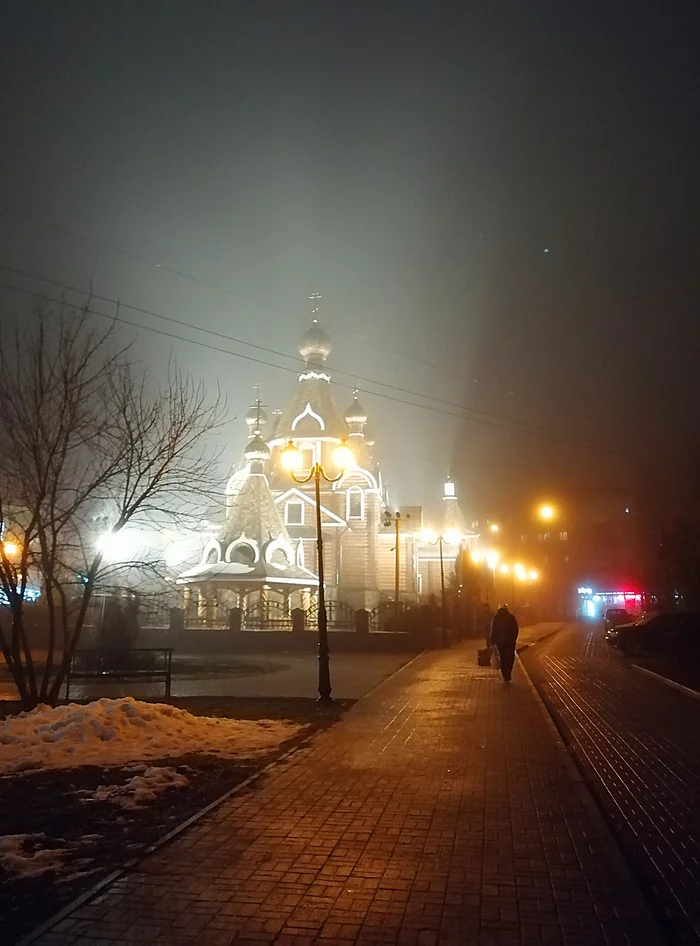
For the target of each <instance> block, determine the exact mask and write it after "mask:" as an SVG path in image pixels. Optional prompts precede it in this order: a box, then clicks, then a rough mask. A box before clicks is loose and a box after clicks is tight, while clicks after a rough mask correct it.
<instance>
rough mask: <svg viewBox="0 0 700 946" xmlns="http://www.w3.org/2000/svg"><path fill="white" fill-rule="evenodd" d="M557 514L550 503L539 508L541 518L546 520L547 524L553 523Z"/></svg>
mask: <svg viewBox="0 0 700 946" xmlns="http://www.w3.org/2000/svg"><path fill="white" fill-rule="evenodd" d="M556 514H557V512H556V509H555V508H554V506H551V505H550V504H549V503H545V504H544V505H542V506H540V508H539V517H540V519H544V521H545V522H551V521H552V519H554V517H555V516H556Z"/></svg>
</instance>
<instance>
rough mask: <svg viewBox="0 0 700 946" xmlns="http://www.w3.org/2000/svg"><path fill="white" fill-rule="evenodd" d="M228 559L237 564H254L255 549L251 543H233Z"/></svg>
mask: <svg viewBox="0 0 700 946" xmlns="http://www.w3.org/2000/svg"><path fill="white" fill-rule="evenodd" d="M229 560H230V561H231V562H237V563H238V564H239V565H254V564H255V549H254V548H253V546H252V545H248V544H247V543H245V542H243V543H241V544H240V545H234V547H233V548H232V549H231V551H230V553H229Z"/></svg>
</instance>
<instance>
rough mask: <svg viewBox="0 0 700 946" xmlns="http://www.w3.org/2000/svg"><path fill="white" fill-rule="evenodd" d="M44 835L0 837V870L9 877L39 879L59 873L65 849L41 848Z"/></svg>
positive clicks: (9, 835)
mask: <svg viewBox="0 0 700 946" xmlns="http://www.w3.org/2000/svg"><path fill="white" fill-rule="evenodd" d="M45 840H46V835H45V834H6V835H4V837H0V868H2V870H3V871H4V872H5V873H6V874H9V875H10V876H11V877H14V878H19V877H40V876H41V875H42V874H47V873H49V871H54V872H58V871H60V869H61V867H62V864H63V857H64V855H65V853H66V848H60V847H56V848H41V847H39V845H40V843H41V842H43V841H45Z"/></svg>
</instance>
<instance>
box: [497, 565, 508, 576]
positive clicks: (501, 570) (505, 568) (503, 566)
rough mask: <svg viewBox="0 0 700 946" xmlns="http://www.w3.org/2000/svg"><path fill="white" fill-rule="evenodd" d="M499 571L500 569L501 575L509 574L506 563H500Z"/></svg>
mask: <svg viewBox="0 0 700 946" xmlns="http://www.w3.org/2000/svg"><path fill="white" fill-rule="evenodd" d="M499 571H500V573H501V574H502V575H509V574H510V568H509V567H508V565H501V567H500V569H499Z"/></svg>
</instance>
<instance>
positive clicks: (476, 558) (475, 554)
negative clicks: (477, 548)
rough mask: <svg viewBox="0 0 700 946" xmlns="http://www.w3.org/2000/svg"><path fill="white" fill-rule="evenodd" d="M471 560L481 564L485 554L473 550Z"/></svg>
mask: <svg viewBox="0 0 700 946" xmlns="http://www.w3.org/2000/svg"><path fill="white" fill-rule="evenodd" d="M471 560H472V562H474V564H475V565H481V562H482V560H483V556H482V554H481V552H472V554H471Z"/></svg>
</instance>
